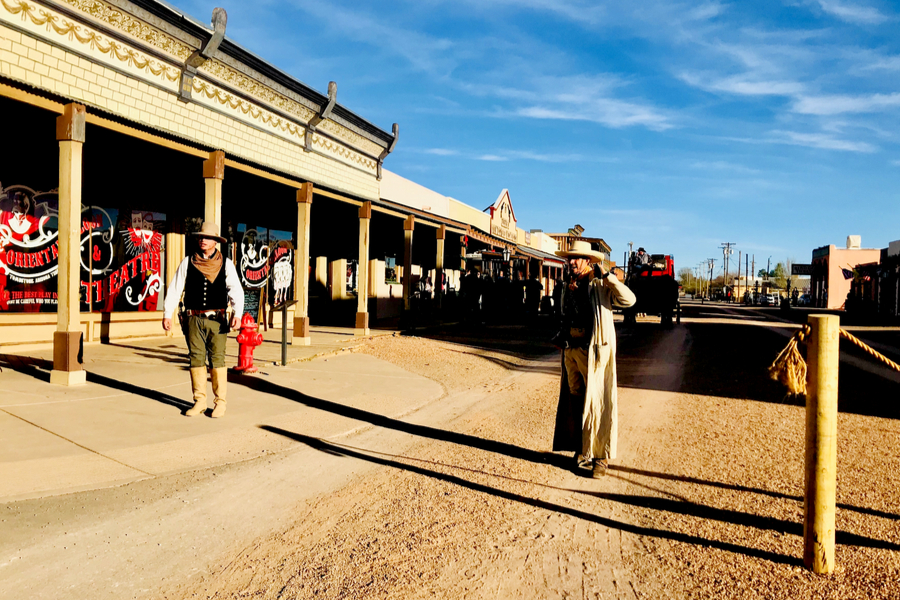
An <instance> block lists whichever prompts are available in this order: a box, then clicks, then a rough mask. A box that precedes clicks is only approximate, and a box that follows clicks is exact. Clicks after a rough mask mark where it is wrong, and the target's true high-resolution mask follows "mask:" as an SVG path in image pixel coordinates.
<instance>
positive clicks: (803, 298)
mask: <svg viewBox="0 0 900 600" xmlns="http://www.w3.org/2000/svg"><path fill="white" fill-rule="evenodd" d="M810 301H811V299H810V297H809V294H800V297H799V298H797V306H809V303H810Z"/></svg>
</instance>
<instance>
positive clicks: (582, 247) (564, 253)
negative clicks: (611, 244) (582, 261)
mask: <svg viewBox="0 0 900 600" xmlns="http://www.w3.org/2000/svg"><path fill="white" fill-rule="evenodd" d="M556 255H557V256H561V257H563V258H587V259H590V261H591V262H594V263H598V262H601V261H603V260H606V255H605V254H603V253H602V252H598V251H596V250H594V249H593V248H591V243H590V242H585V241H582V240H575V241H574V242H572V246H571V247H570V248H569V249H568V250H560V251H558V252H557V253H556Z"/></svg>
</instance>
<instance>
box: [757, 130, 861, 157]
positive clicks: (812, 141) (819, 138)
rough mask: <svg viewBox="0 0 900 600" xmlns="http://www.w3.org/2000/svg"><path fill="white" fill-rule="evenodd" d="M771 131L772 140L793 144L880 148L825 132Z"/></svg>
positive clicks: (835, 147)
mask: <svg viewBox="0 0 900 600" xmlns="http://www.w3.org/2000/svg"><path fill="white" fill-rule="evenodd" d="M771 133H772V135H773V136H774V137H773V138H772V139H771V140H770V141H772V142H775V143H780V144H790V145H793V146H807V147H809V148H821V149H823V150H843V151H847V152H875V151H876V150H877V149H878V148H876V147H875V146H873V145H872V144H869V143H866V142H854V141H851V140H842V139H838V138H836V137H834V136H830V135H826V134H824V133H800V132H798V131H772V132H771Z"/></svg>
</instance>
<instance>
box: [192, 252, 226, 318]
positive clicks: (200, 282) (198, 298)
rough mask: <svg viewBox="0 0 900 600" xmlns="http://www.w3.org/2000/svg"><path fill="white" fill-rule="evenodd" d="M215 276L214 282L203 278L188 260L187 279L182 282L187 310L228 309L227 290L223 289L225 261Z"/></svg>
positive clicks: (224, 259)
mask: <svg viewBox="0 0 900 600" xmlns="http://www.w3.org/2000/svg"><path fill="white" fill-rule="evenodd" d="M226 260H228V259H226V258H223V259H222V268H221V269H220V270H219V274H218V275H216V279H215V281H213V282H212V283H210V281H209V280H208V279H207V278H206V277H204V276H203V273H201V272H200V270H199V269H197V267H195V266H194V263H192V262H190V259H188V272H187V278H186V279H185V282H184V307H185V308H186V309H187V310H216V309H219V308H227V307H228V288H227V287H225V261H226Z"/></svg>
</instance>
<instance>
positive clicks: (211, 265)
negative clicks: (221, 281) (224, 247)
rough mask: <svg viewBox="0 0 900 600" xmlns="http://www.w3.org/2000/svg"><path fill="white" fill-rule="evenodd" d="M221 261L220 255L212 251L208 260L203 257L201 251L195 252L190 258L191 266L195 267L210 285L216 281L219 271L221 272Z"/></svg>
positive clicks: (216, 251)
mask: <svg viewBox="0 0 900 600" xmlns="http://www.w3.org/2000/svg"><path fill="white" fill-rule="evenodd" d="M222 261H223V259H222V253H221V252H219V251H218V250H213V255H212V256H210V257H209V258H206V257H205V256H203V252H202V251H198V252H195V253H194V255H193V256H192V257H191V264H192V265H194V266H195V267H197V270H198V271H200V272H201V273H203V276H204V277H206V279H207V280H209V282H210V283H212V282H213V281H215V280H216V277H217V276H218V275H219V271H221V270H222Z"/></svg>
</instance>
